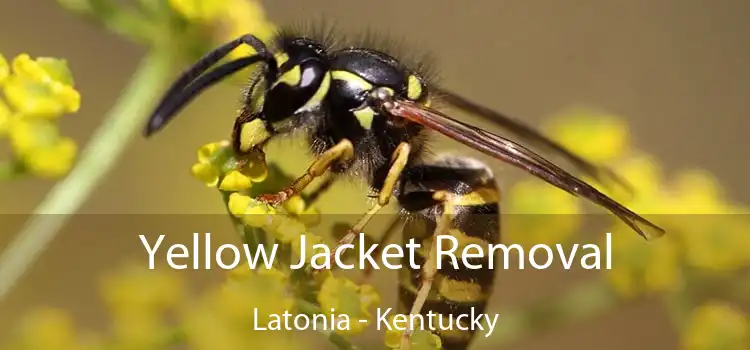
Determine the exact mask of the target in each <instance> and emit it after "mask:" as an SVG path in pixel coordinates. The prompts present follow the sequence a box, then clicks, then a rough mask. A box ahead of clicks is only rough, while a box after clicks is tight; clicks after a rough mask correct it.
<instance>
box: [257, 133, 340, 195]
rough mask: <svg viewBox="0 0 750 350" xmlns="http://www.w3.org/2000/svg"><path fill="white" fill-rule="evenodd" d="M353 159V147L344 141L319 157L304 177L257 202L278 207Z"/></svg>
mask: <svg viewBox="0 0 750 350" xmlns="http://www.w3.org/2000/svg"><path fill="white" fill-rule="evenodd" d="M352 159H354V146H353V145H352V143H351V141H349V140H347V139H344V140H341V141H340V142H339V143H337V144H336V145H334V146H333V147H331V148H329V149H328V150H327V151H325V152H323V154H321V155H319V156H318V157H317V158H316V159H315V160H314V161H313V163H312V164H311V165H310V166H309V167H308V168H307V171H306V172H305V174H304V175H302V176H300V177H298V178H297V179H296V180H294V181H293V182H292V184H291V185H289V186H287V187H286V188H284V189H283V190H281V191H279V192H278V193H272V194H264V195H261V196H260V197H258V200H260V201H263V202H266V203H268V204H270V205H273V206H276V205H279V204H281V203H283V202H285V201H286V200H288V199H289V198H291V197H293V196H295V195H297V194H300V193H302V191H304V190H305V188H307V187H308V186H309V185H310V183H312V182H313V180H315V179H317V178H319V177H321V176H323V175H324V174H325V173H326V172H328V170H329V169H330V168H331V167H332V166H333V165H335V164H341V163H349V162H351V161H352Z"/></svg>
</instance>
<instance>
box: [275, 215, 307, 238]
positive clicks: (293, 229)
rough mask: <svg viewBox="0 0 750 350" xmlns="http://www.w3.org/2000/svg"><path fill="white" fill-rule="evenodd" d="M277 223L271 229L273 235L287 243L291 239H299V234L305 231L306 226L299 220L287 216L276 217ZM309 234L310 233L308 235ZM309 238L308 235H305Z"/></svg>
mask: <svg viewBox="0 0 750 350" xmlns="http://www.w3.org/2000/svg"><path fill="white" fill-rule="evenodd" d="M276 220H278V225H276V226H275V227H274V228H273V229H272V231H273V235H274V237H276V239H278V240H279V241H280V242H281V243H289V242H292V241H299V236H300V235H302V234H304V233H305V230H306V227H305V225H303V224H302V223H301V222H299V221H297V220H294V219H291V218H288V217H284V216H282V217H278V218H276ZM308 236H310V235H308ZM305 238H310V237H305Z"/></svg>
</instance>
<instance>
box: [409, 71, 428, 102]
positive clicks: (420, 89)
mask: <svg viewBox="0 0 750 350" xmlns="http://www.w3.org/2000/svg"><path fill="white" fill-rule="evenodd" d="M426 96H427V86H426V85H425V83H424V81H423V80H422V79H421V78H419V77H418V76H416V75H414V74H410V75H409V78H407V81H406V98H408V99H410V100H412V101H420V100H422V99H424V98H425V97H426Z"/></svg>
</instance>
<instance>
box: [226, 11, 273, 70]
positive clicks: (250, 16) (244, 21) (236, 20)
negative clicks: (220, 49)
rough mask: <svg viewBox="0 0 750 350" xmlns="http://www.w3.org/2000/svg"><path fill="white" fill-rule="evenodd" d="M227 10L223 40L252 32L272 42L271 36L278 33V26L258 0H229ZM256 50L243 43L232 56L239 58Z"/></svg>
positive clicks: (265, 41)
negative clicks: (268, 16)
mask: <svg viewBox="0 0 750 350" xmlns="http://www.w3.org/2000/svg"><path fill="white" fill-rule="evenodd" d="M226 3H227V11H226V13H225V17H224V18H223V21H222V24H223V27H224V28H223V31H222V33H221V36H222V41H225V40H226V38H231V39H234V38H237V37H239V36H241V35H244V34H247V33H251V34H253V35H255V36H257V37H258V38H259V39H260V40H261V41H263V42H264V43H266V44H270V41H271V38H272V37H273V36H274V34H275V33H276V26H274V25H273V23H271V22H270V21H269V20H268V19H267V18H266V13H265V10H264V9H263V6H262V5H261V4H260V1H257V0H250V1H247V0H227V1H226ZM253 53H254V51H253V49H251V48H250V47H248V46H247V45H242V46H239V47H238V48H236V49H235V50H233V51H232V52H231V53H230V54H229V56H230V58H233V59H234V58H239V57H244V56H247V55H251V54H253Z"/></svg>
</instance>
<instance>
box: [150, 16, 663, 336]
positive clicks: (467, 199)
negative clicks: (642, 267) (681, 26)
mask: <svg viewBox="0 0 750 350" xmlns="http://www.w3.org/2000/svg"><path fill="white" fill-rule="evenodd" d="M274 44H275V45H273V46H274V47H267V46H266V45H265V44H264V43H263V42H261V41H260V40H259V39H258V38H256V37H254V36H252V35H249V34H248V35H244V36H242V37H239V38H237V39H235V40H233V41H231V42H228V43H226V44H224V45H222V46H220V47H219V48H217V49H215V50H213V51H212V52H210V53H208V54H207V55H205V56H204V57H203V58H201V59H200V60H199V61H198V62H197V63H196V64H195V65H193V66H192V67H190V68H189V69H188V70H186V71H185V72H184V73H183V74H182V75H181V76H180V77H179V79H178V80H177V81H175V82H174V84H173V85H172V86H171V88H170V89H169V90H168V91H167V92H166V94H165V96H164V98H163V100H162V101H161V103H160V104H159V105H158V106H157V108H156V110H155V111H154V112H153V115H152V116H151V118H150V120H149V122H148V125H147V126H146V129H145V135H146V136H149V135H151V134H153V133H155V132H157V131H159V130H160V129H161V128H163V127H164V126H165V125H166V124H167V123H168V122H169V121H170V120H171V119H172V118H173V117H174V116H175V115H176V114H177V112H178V111H179V110H180V109H181V108H183V107H184V106H185V105H186V104H187V103H188V102H190V101H191V100H192V99H193V98H195V97H196V96H197V95H199V94H200V93H201V92H202V91H203V90H205V89H206V88H208V87H210V86H211V85H213V84H215V83H216V82H218V81H220V80H222V79H224V78H225V77H227V76H228V75H230V74H233V73H235V72H237V71H239V70H241V69H243V68H245V67H248V66H250V65H252V64H255V63H262V67H261V71H260V73H259V74H258V75H257V76H256V77H255V78H254V79H253V80H252V82H251V84H250V85H249V88H248V89H247V91H246V92H245V96H244V103H243V106H242V108H241V110H240V112H239V116H238V117H237V119H236V121H235V124H234V129H233V132H232V142H233V148H234V151H235V152H236V154H237V155H239V156H240V157H241V156H242V155H243V154H250V153H251V152H261V151H262V148H263V147H264V145H265V144H266V143H267V142H268V141H269V140H271V139H273V138H274V137H275V136H277V135H286V134H289V133H292V132H297V131H302V132H304V133H305V134H306V135H307V137H308V140H309V145H310V148H311V151H312V153H313V154H314V155H315V156H316V160H315V161H314V162H313V163H312V164H311V165H310V167H309V168H308V171H307V172H306V173H305V174H304V175H302V176H301V177H299V178H298V179H297V180H296V181H294V182H293V183H292V184H290V185H289V186H288V187H287V188H286V189H285V190H283V191H281V192H279V193H275V194H268V195H264V196H262V197H261V198H260V199H261V200H264V201H266V202H268V203H270V204H272V205H276V204H279V203H281V202H283V201H285V200H286V199H288V198H290V197H291V196H293V195H295V194H298V193H300V192H301V191H303V190H304V189H305V188H306V187H307V186H308V185H309V184H310V183H311V182H312V181H313V180H314V179H315V178H318V177H320V176H322V175H324V174H326V173H328V172H331V173H335V174H342V175H349V176H354V177H360V178H364V179H365V180H366V181H367V182H368V183H369V185H370V187H371V190H373V191H374V192H375V193H377V202H376V203H375V204H374V205H373V206H372V208H371V209H370V210H369V211H368V212H367V213H366V214H365V215H364V216H363V218H362V219H361V220H360V221H358V222H357V223H356V224H355V225H354V226H353V228H352V230H351V231H350V232H349V234H347V235H346V236H345V237H344V238H343V239H342V240H341V241H340V244H344V243H351V242H352V241H353V240H354V239H355V237H356V234H357V233H358V232H361V231H362V229H363V228H364V226H365V225H366V224H367V222H368V221H369V220H370V218H372V217H373V215H375V214H376V213H378V212H379V211H380V209H381V208H382V207H383V206H385V205H386V204H388V203H389V202H390V200H391V198H392V197H395V198H396V200H397V202H398V204H399V205H400V207H401V209H402V213H403V214H405V215H409V216H410V217H412V218H416V220H417V221H418V222H421V223H422V224H423V227H425V228H427V229H428V230H431V231H430V233H429V234H425V233H424V232H416V231H414V230H408V229H405V230H404V240H408V239H409V238H417V239H419V241H420V243H421V241H422V240H431V238H432V237H431V236H432V235H438V234H448V231H449V229H451V230H450V232H451V233H450V234H452V235H454V236H457V237H456V238H457V239H458V240H459V241H460V240H462V239H463V240H466V239H471V240H473V241H477V240H480V241H485V242H487V243H494V242H497V241H499V239H500V221H499V213H500V208H499V202H500V191H499V189H498V188H497V185H496V182H495V181H494V178H493V174H492V172H491V171H490V170H489V169H488V168H487V167H486V166H485V165H484V164H483V163H481V162H479V161H477V160H474V159H471V158H467V157H462V156H454V155H439V156H437V157H428V156H426V152H425V151H424V145H425V143H426V139H425V135H426V134H427V132H429V131H434V132H437V133H440V134H442V135H445V136H447V137H449V138H452V139H454V140H457V141H459V142H461V143H463V144H465V145H467V146H469V147H471V148H473V149H476V150H478V151H481V152H483V153H485V154H487V155H489V156H491V157H493V158H496V159H498V160H501V161H504V162H506V163H510V164H512V165H514V166H516V167H518V168H521V169H523V170H525V171H527V172H529V173H531V174H533V175H534V176H536V177H538V178H540V179H542V180H544V181H546V182H548V183H550V184H552V185H554V186H556V187H558V188H560V189H562V190H565V191H567V192H569V193H571V194H572V195H575V196H579V197H583V198H585V199H587V200H589V201H591V202H593V203H595V204H598V205H600V206H602V207H604V208H606V209H608V210H609V211H611V212H612V213H613V214H614V215H616V216H618V217H619V218H620V219H621V220H622V221H623V222H625V223H626V224H627V225H629V226H630V227H631V228H632V229H633V230H635V231H636V232H637V233H639V234H640V235H642V236H643V237H645V238H647V239H648V238H653V237H658V236H661V235H662V234H664V231H663V230H662V229H661V228H659V227H657V226H656V225H654V224H652V223H651V222H649V221H648V220H646V219H644V218H642V217H641V216H639V215H638V214H636V213H634V212H632V211H631V210H629V209H627V208H626V207H624V206H623V205H621V204H619V203H618V202H616V201H615V200H613V199H611V198H609V197H608V196H606V195H605V194H603V193H601V192H600V191H598V190H596V189H595V188H594V187H592V186H591V185H589V184H587V183H585V182H584V181H582V180H580V179H578V178H576V177H575V176H573V175H571V174H570V173H568V172H567V171H565V170H563V169H562V168H560V167H558V166H557V165H555V164H553V163H552V162H550V161H548V160H546V159H545V158H543V157H542V156H540V155H539V154H537V153H534V152H532V151H531V150H529V149H527V148H526V147H524V146H521V145H520V144H518V143H516V142H513V141H511V140H509V139H506V138H503V137H500V136H498V135H496V134H493V133H490V132H488V131H485V130H482V129H480V128H477V127H474V126H472V125H469V124H466V123H463V122H461V121H458V120H456V119H454V118H451V117H449V116H448V115H446V114H445V113H443V112H441V111H439V110H438V109H436V108H434V107H430V106H432V105H433V104H434V102H436V101H440V102H441V103H446V104H449V105H451V106H453V107H456V108H458V109H460V110H463V111H465V112H468V113H472V114H475V115H478V116H480V117H484V118H486V119H488V120H492V121H494V122H496V123H497V124H499V125H501V126H503V127H505V128H506V129H508V130H509V131H510V132H512V133H513V134H515V135H516V136H517V137H519V138H522V139H525V140H527V141H529V142H531V143H534V144H535V145H537V146H540V147H545V148H546V149H547V150H549V151H552V152H555V153H557V154H558V155H561V156H564V157H565V158H567V159H568V160H569V161H571V162H572V163H573V164H575V165H576V166H577V167H578V168H579V169H580V170H582V171H583V172H585V173H586V174H587V175H589V176H592V177H593V178H595V179H597V180H600V179H602V178H603V177H604V176H611V177H614V174H612V173H610V172H609V171H608V170H606V169H603V168H599V167H596V166H594V165H592V164H590V163H588V162H586V161H585V160H583V159H581V158H580V157H578V156H576V155H574V154H572V153H571V152H569V151H568V150H566V149H565V148H563V147H562V146H560V145H559V144H557V143H555V142H553V141H551V140H550V139H548V138H546V137H545V136H543V135H542V134H540V133H538V132H536V131H534V130H533V129H531V128H529V127H527V126H525V125H523V124H521V123H520V122H517V121H515V120H513V119H511V118H509V117H506V116H504V115H502V114H500V113H497V112H495V111H492V110H490V109H488V108H485V107H482V106H480V105H477V104H475V103H473V102H470V101H468V100H467V99H465V98H463V97H460V96H458V95H456V94H454V93H452V92H450V91H448V90H445V89H443V88H440V87H438V86H436V85H434V84H430V83H429V82H428V79H429V77H428V76H427V74H426V73H425V72H423V71H420V70H419V69H418V68H415V67H409V66H407V65H406V64H404V63H403V62H402V61H399V60H397V59H396V58H394V57H393V56H391V55H389V54H388V53H386V52H385V50H379V49H374V48H370V47H368V46H367V45H359V46H340V47H336V45H334V44H333V43H330V42H327V41H326V39H325V38H323V37H320V36H318V37H316V36H315V35H302V34H300V33H299V32H295V31H287V30H284V31H281V32H280V33H279V34H278V35H277V37H276V39H275V43H274ZM240 45H248V46H250V47H252V48H253V49H254V50H255V54H253V55H250V56H247V57H243V58H239V59H235V60H233V61H230V62H227V63H223V64H221V65H219V66H217V67H216V68H214V69H213V70H211V71H208V70H209V68H211V67H212V66H213V65H214V64H216V63H217V62H219V61H220V60H221V59H223V58H224V57H225V56H226V55H227V54H228V53H229V52H230V51H232V50H233V49H235V48H237V47H238V46H240ZM207 71H208V72H207ZM206 72H207V73H206ZM204 73H205V74H204ZM615 179H616V177H615ZM474 216H476V217H480V218H481V220H477V219H474ZM467 217H472V219H471V220H467ZM432 241H433V242H434V240H432ZM434 254H435V247H434V245H433V247H432V249H428V250H427V251H425V252H422V256H421V258H420V259H421V260H422V261H419V262H418V264H419V265H421V266H423V269H422V271H410V273H408V274H404V276H403V277H402V281H401V285H400V287H399V296H400V301H401V304H402V305H401V306H402V308H403V309H404V311H406V312H410V313H412V314H416V313H424V312H427V311H433V312H435V313H439V314H441V315H446V316H447V315H450V314H455V313H466V310H467V309H470V308H474V310H475V311H476V312H483V310H484V308H485V306H486V304H487V299H488V296H489V295H490V293H491V291H492V287H493V284H494V274H493V273H492V271H486V270H470V269H465V270H456V271H452V270H445V271H436V268H435V265H436V262H435V261H434V260H435V259H434V258H433V257H434ZM478 263H479V262H478ZM437 276H439V277H440V278H439V279H436V277H437ZM433 284H435V285H433ZM433 288H435V289H437V290H439V291H440V292H439V293H437V295H435V296H433V295H431V294H430V291H431V290H432V289H433ZM440 336H441V338H442V339H443V346H444V348H445V349H465V348H466V347H467V346H468V344H469V342H470V341H471V338H472V336H473V334H471V331H451V332H443V333H442V334H440ZM409 337H410V334H409V333H408V332H407V334H405V336H404V340H403V343H402V344H403V346H402V348H403V349H408V348H409V347H410V342H409Z"/></svg>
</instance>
